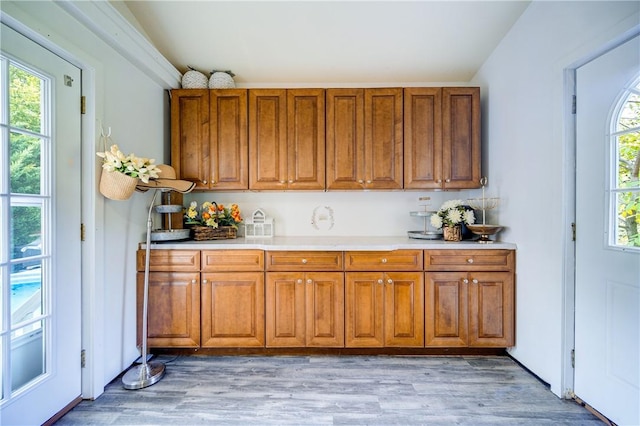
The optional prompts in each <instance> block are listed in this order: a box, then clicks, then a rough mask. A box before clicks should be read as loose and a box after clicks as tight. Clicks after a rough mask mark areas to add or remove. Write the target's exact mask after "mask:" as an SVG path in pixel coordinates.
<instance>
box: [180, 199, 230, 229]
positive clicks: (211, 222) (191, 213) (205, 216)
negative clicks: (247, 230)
mask: <svg viewBox="0 0 640 426" xmlns="http://www.w3.org/2000/svg"><path fill="white" fill-rule="evenodd" d="M184 219H185V221H184V222H185V224H187V225H205V226H211V227H213V228H217V227H218V226H232V227H234V228H235V229H238V223H240V222H242V214H241V213H240V207H238V205H237V204H235V203H234V204H231V207H225V206H224V204H216V203H212V202H209V201H205V202H204V203H202V206H200V211H198V203H197V202H195V201H192V202H191V204H190V205H189V208H188V209H187V211H186V212H185V214H184Z"/></svg>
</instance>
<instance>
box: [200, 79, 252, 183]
mask: <svg viewBox="0 0 640 426" xmlns="http://www.w3.org/2000/svg"><path fill="white" fill-rule="evenodd" d="M209 105H210V114H209V115H210V117H211V129H210V137H211V151H210V152H209V153H208V154H206V155H209V156H210V159H209V163H210V165H211V173H210V181H209V184H208V187H209V188H211V189H229V190H242V189H247V188H249V168H248V166H249V164H248V159H249V148H248V142H247V138H248V134H247V91H246V90H245V89H215V90H211V91H210V96H209Z"/></svg>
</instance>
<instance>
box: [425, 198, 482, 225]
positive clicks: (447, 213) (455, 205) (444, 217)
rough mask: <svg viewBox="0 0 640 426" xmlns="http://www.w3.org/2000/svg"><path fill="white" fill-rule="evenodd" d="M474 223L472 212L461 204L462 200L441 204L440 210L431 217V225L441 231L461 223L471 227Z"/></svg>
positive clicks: (474, 218)
mask: <svg viewBox="0 0 640 426" xmlns="http://www.w3.org/2000/svg"><path fill="white" fill-rule="evenodd" d="M475 221H476V217H475V214H474V213H473V210H471V209H468V208H467V207H465V206H464V205H463V204H462V200H449V201H445V202H444V203H442V206H441V207H440V209H439V210H438V211H437V212H436V213H434V214H432V215H431V225H432V226H433V227H434V228H437V229H441V228H442V227H444V226H455V225H461V224H463V223H465V224H467V225H471V224H473V223H474V222H475Z"/></svg>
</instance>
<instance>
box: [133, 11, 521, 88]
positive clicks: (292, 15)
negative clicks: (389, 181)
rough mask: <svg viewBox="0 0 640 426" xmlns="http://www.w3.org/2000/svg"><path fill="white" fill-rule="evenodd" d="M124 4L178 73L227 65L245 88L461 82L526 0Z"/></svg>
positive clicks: (468, 76) (479, 62) (514, 17)
mask: <svg viewBox="0 0 640 426" xmlns="http://www.w3.org/2000/svg"><path fill="white" fill-rule="evenodd" d="M124 4H125V5H126V6H127V7H128V8H129V10H130V11H131V14H132V15H133V17H134V18H135V19H136V20H137V21H138V23H139V25H140V27H141V28H142V29H143V31H144V32H145V33H146V35H147V37H149V39H150V40H151V42H152V43H153V44H154V45H155V46H156V48H157V49H158V50H159V51H160V52H161V53H162V54H163V55H164V56H165V57H166V58H167V59H168V60H169V62H171V63H172V64H173V65H174V66H175V67H176V68H177V69H178V70H180V71H181V72H184V71H186V70H187V65H191V66H193V67H195V68H196V69H198V70H200V71H203V72H205V73H206V74H207V75H208V73H209V72H210V71H211V70H214V69H216V70H232V71H233V72H234V73H235V74H236V77H235V80H236V82H237V83H238V85H240V86H245V87H251V86H254V87H255V86H257V85H265V84H270V85H273V86H277V85H290V86H292V85H296V84H313V83H325V84H334V85H337V86H339V85H341V84H349V83H370V84H374V83H395V84H398V83H408V84H410V83H425V82H442V83H445V82H467V81H469V80H470V79H471V78H472V77H473V75H474V74H475V73H476V71H477V70H478V68H479V67H480V66H481V65H482V63H483V62H484V61H485V60H486V58H487V57H488V56H489V55H490V54H491V52H492V51H493V50H494V48H495V47H496V46H497V45H498V43H499V42H500V40H501V39H502V38H503V37H504V35H505V34H506V33H507V32H508V31H509V29H510V28H511V26H512V25H513V24H514V22H515V21H516V20H517V19H518V18H519V17H520V15H521V14H522V12H523V11H524V10H525V9H526V8H527V6H528V5H529V1H528V0H527V1H523V0H517V1H452V0H449V1H407V2H404V1H289V2H287V1H164V0H163V1H160V0H146V1H125V2H124ZM129 18H130V17H129Z"/></svg>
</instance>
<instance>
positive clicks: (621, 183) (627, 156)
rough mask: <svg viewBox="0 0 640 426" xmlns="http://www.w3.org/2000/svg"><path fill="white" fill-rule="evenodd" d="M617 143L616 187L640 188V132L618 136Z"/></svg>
mask: <svg viewBox="0 0 640 426" xmlns="http://www.w3.org/2000/svg"><path fill="white" fill-rule="evenodd" d="M639 116H640V115H639ZM617 142H618V143H617V145H618V173H617V179H618V183H617V186H618V187H619V188H631V187H640V179H639V174H640V131H636V132H629V133H625V134H623V135H620V136H618V138H617Z"/></svg>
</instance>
